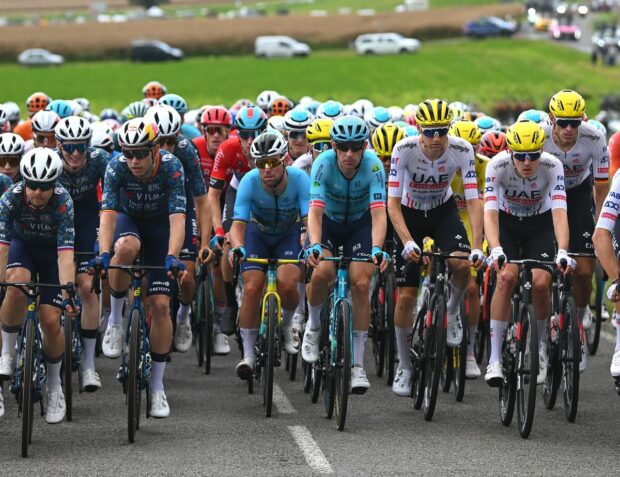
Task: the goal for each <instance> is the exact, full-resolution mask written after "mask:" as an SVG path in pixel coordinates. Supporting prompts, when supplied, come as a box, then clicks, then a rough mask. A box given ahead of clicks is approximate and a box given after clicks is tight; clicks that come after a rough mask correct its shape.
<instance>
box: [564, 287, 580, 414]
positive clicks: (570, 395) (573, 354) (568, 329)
mask: <svg viewBox="0 0 620 477" xmlns="http://www.w3.org/2000/svg"><path fill="white" fill-rule="evenodd" d="M562 313H563V316H564V329H563V330H562V331H561V333H560V344H561V348H560V359H561V362H562V375H563V382H564V392H563V396H564V414H565V415H566V419H568V421H569V422H574V421H575V417H577V406H578V404H579V362H580V361H581V339H580V336H579V325H578V323H577V308H576V306H575V300H574V299H573V297H572V296H569V297H567V299H566V300H565V301H564V306H563V308H562Z"/></svg>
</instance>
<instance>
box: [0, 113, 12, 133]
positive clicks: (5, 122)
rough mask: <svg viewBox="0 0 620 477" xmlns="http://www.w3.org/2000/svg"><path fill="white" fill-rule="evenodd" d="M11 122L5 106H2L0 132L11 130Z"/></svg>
mask: <svg viewBox="0 0 620 477" xmlns="http://www.w3.org/2000/svg"><path fill="white" fill-rule="evenodd" d="M10 128H11V123H9V118H8V116H7V114H6V111H5V110H4V108H2V107H0V132H9V129H10Z"/></svg>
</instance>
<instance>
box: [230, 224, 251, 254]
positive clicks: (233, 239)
mask: <svg viewBox="0 0 620 477" xmlns="http://www.w3.org/2000/svg"><path fill="white" fill-rule="evenodd" d="M246 228H247V223H246V222H242V221H240V220H235V221H233V223H232V226H231V227H230V235H229V237H230V246H231V247H232V248H236V247H242V246H243V245H244V243H245V229H246Z"/></svg>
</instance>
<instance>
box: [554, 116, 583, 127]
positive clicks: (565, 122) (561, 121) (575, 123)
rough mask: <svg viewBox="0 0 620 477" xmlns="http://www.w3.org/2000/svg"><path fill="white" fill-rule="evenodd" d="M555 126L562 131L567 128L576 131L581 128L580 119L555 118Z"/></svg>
mask: <svg viewBox="0 0 620 477" xmlns="http://www.w3.org/2000/svg"><path fill="white" fill-rule="evenodd" d="M555 124H557V125H558V126H559V127H561V128H562V129H566V128H567V127H568V126H572V128H573V129H577V128H578V127H579V126H581V119H565V118H555Z"/></svg>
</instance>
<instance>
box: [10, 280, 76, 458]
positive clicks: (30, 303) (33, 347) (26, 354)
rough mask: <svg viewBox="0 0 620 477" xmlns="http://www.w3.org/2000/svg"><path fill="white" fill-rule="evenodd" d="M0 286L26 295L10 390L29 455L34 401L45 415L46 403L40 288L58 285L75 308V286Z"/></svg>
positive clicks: (23, 284)
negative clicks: (40, 324)
mask: <svg viewBox="0 0 620 477" xmlns="http://www.w3.org/2000/svg"><path fill="white" fill-rule="evenodd" d="M0 286H1V287H8V286H10V287H15V288H17V289H18V290H20V291H21V292H22V293H23V294H24V295H26V298H27V312H26V318H25V320H24V323H23V326H22V331H21V334H20V336H19V341H18V348H17V357H16V360H15V371H14V373H13V379H12V381H11V387H10V390H11V392H12V393H13V394H14V395H15V398H16V399H17V403H18V406H19V415H20V416H21V419H22V446H21V451H22V457H28V446H29V445H30V444H32V424H33V417H34V403H35V402H39V404H40V407H41V416H43V415H44V414H45V405H44V403H43V385H44V383H45V381H46V379H47V376H46V367H45V363H44V360H43V354H42V345H43V342H42V338H41V328H40V326H39V317H38V314H37V298H38V296H39V294H40V293H41V291H40V289H41V288H58V289H61V290H65V291H66V292H67V295H68V296H69V301H70V303H71V306H72V307H75V301H74V300H75V297H76V292H75V285H74V284H73V283H67V284H66V285H57V284H48V283H34V282H29V283H9V282H0Z"/></svg>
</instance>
